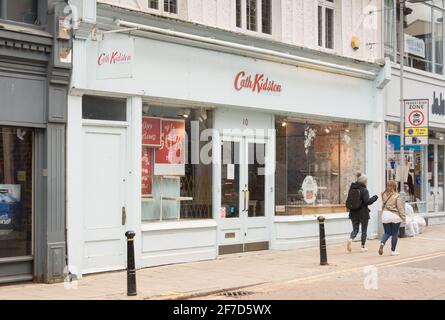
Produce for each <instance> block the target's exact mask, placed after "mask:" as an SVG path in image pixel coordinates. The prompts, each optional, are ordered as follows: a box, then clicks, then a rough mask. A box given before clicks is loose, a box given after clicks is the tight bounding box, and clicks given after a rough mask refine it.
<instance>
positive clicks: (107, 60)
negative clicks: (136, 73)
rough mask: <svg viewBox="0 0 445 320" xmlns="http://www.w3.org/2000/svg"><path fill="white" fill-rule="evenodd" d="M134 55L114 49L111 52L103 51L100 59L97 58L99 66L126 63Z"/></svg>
mask: <svg viewBox="0 0 445 320" xmlns="http://www.w3.org/2000/svg"><path fill="white" fill-rule="evenodd" d="M131 59H132V57H131V56H129V55H127V54H125V53H122V52H118V51H113V52H112V53H111V55H110V54H107V53H101V54H100V55H99V59H97V64H98V65H99V66H101V65H103V64H118V63H125V62H129V61H131Z"/></svg>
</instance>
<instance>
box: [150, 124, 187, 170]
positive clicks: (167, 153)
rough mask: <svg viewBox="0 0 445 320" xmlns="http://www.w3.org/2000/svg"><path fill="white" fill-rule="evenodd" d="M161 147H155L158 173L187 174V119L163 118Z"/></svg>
mask: <svg viewBox="0 0 445 320" xmlns="http://www.w3.org/2000/svg"><path fill="white" fill-rule="evenodd" d="M161 123H162V125H161V147H160V148H157V149H155V174H156V175H173V176H183V175H185V121H183V120H170V119H162V121H161Z"/></svg>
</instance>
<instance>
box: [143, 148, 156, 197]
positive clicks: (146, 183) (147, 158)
mask: <svg viewBox="0 0 445 320" xmlns="http://www.w3.org/2000/svg"><path fill="white" fill-rule="evenodd" d="M152 150H153V149H152V148H149V147H146V146H143V147H142V196H143V197H148V196H151V195H152V193H153V152H152Z"/></svg>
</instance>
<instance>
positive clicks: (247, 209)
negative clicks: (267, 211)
mask: <svg viewBox="0 0 445 320" xmlns="http://www.w3.org/2000/svg"><path fill="white" fill-rule="evenodd" d="M246 194H247V207H246V212H249V202H250V191H249V190H246Z"/></svg>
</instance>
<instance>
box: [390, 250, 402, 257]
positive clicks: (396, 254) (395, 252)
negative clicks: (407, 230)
mask: <svg viewBox="0 0 445 320" xmlns="http://www.w3.org/2000/svg"><path fill="white" fill-rule="evenodd" d="M391 255H392V256H398V255H400V253H398V252H397V251H393V252H391Z"/></svg>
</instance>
